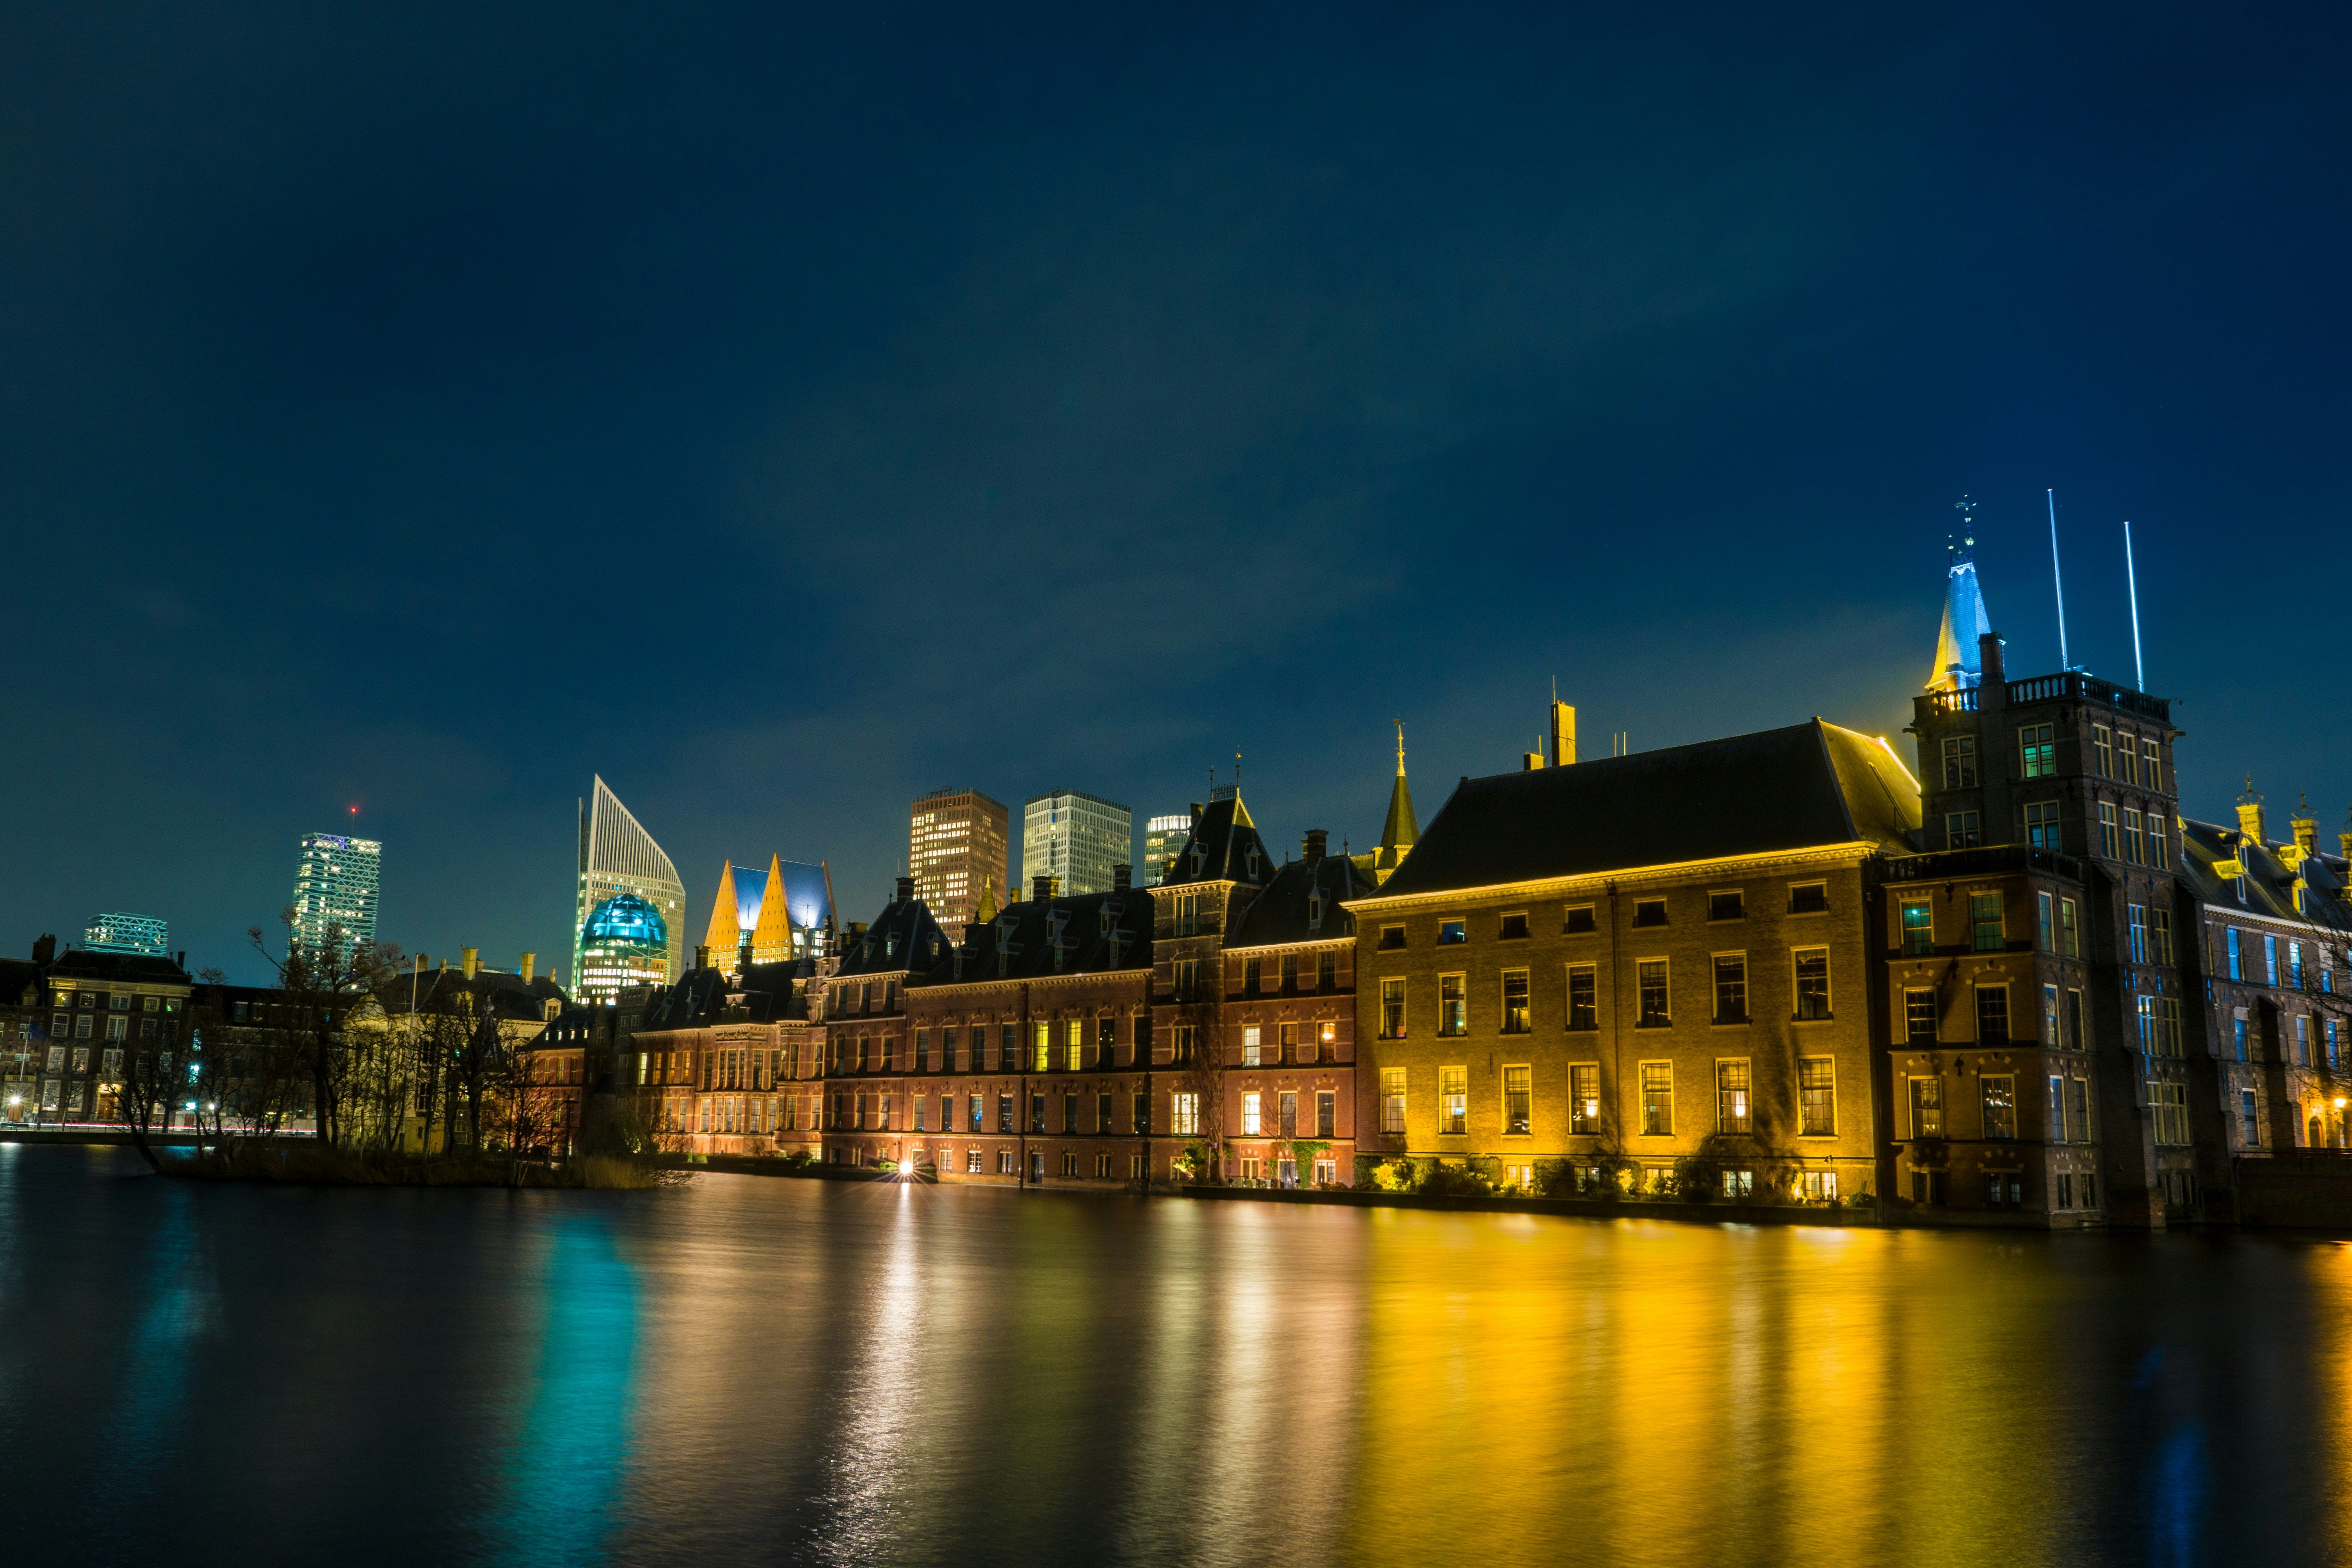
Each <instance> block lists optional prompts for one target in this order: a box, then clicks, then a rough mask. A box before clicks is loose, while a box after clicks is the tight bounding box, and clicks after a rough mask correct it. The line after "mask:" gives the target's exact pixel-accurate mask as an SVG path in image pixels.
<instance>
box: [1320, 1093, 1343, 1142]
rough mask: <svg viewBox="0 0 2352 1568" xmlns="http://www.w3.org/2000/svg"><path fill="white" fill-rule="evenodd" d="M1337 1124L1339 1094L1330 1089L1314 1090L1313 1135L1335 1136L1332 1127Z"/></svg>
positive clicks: (1322, 1136)
mask: <svg viewBox="0 0 2352 1568" xmlns="http://www.w3.org/2000/svg"><path fill="white" fill-rule="evenodd" d="M1338 1126H1339V1094H1338V1093H1337V1092H1336V1091H1335V1090H1332V1089H1318V1090H1316V1091H1315V1136H1317V1137H1318V1138H1330V1137H1334V1136H1337V1134H1336V1133H1335V1132H1334V1131H1333V1129H1334V1128H1336V1127H1338Z"/></svg>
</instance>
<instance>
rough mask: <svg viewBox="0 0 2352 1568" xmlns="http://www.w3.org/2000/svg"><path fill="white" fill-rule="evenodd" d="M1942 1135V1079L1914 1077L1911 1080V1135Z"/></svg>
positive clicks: (1931, 1136)
mask: <svg viewBox="0 0 2352 1568" xmlns="http://www.w3.org/2000/svg"><path fill="white" fill-rule="evenodd" d="M1943 1135H1944V1080H1943V1079H1940V1078H1915V1079H1912V1080H1911V1136H1912V1137H1914V1138H1941V1137H1942V1136H1943Z"/></svg>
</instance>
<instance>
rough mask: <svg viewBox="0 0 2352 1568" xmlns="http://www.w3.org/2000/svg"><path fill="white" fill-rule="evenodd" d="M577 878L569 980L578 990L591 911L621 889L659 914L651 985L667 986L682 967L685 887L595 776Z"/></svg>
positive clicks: (583, 812)
mask: <svg viewBox="0 0 2352 1568" xmlns="http://www.w3.org/2000/svg"><path fill="white" fill-rule="evenodd" d="M579 868H580V871H579V881H578V884H577V888H576V890H575V895H574V899H573V903H572V982H573V985H572V989H573V991H574V992H575V993H577V992H578V991H579V989H580V981H581V979H582V977H583V975H584V973H586V972H585V970H584V969H583V964H584V963H585V962H586V958H587V950H586V942H587V928H588V921H589V917H590V915H591V914H592V913H593V911H594V910H596V909H597V908H598V907H599V906H600V905H602V904H604V902H605V901H606V900H609V899H611V898H613V897H614V895H615V894H619V893H633V894H635V895H636V896H637V897H638V898H640V899H642V900H645V901H646V903H647V904H648V905H650V906H651V907H652V908H653V910H654V911H655V912H656V914H658V915H659V916H660V917H661V923H662V927H663V930H664V931H666V932H667V947H666V949H665V951H664V952H663V955H662V968H661V973H659V974H658V975H657V976H656V977H655V980H654V984H667V983H668V982H669V981H671V980H674V979H676V978H677V976H678V975H679V974H680V973H683V972H684V970H685V967H686V965H685V959H686V885H685V884H684V883H683V882H680V881H679V880H678V879H677V867H676V866H673V865H672V864H670V858H669V857H668V856H667V855H665V854H663V853H662V847H661V846H660V845H658V844H656V843H655V842H654V839H653V835H652V834H650V833H647V832H646V830H645V828H644V827H643V826H640V825H639V824H638V822H637V819H636V818H635V816H631V815H629V808H628V807H627V806H625V805H622V804H621V801H620V797H619V796H618V795H614V793H613V792H612V791H611V790H610V789H609V788H607V787H606V786H605V784H604V780H603V779H602V778H601V777H600V778H598V779H597V780H596V783H595V788H594V790H593V798H592V799H590V800H587V801H583V802H582V803H581V806H580V861H579Z"/></svg>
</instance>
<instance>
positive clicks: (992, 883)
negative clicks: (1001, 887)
mask: <svg viewBox="0 0 2352 1568" xmlns="http://www.w3.org/2000/svg"><path fill="white" fill-rule="evenodd" d="M995 918H996V878H995V877H994V876H993V875H991V876H986V877H982V879H980V904H979V906H978V907H977V908H975V909H974V910H972V911H971V921H972V924H974V925H983V926H984V925H986V924H987V923H988V922H989V921H992V920H994V919H995Z"/></svg>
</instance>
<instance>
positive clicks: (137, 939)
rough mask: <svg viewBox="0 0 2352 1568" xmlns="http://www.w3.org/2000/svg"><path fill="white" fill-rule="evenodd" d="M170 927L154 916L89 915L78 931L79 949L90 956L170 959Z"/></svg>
mask: <svg viewBox="0 0 2352 1568" xmlns="http://www.w3.org/2000/svg"><path fill="white" fill-rule="evenodd" d="M171 942H172V931H171V927H169V926H168V925H166V924H164V922H163V921H162V920H160V919H158V918H157V917H156V916H154V915H125V914H111V915H92V916H90V917H89V924H88V925H86V926H84V927H82V928H81V945H82V947H83V949H84V950H85V951H86V952H135V953H139V954H142V955H143V956H145V957H148V958H166V957H169V956H170V947H171Z"/></svg>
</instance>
